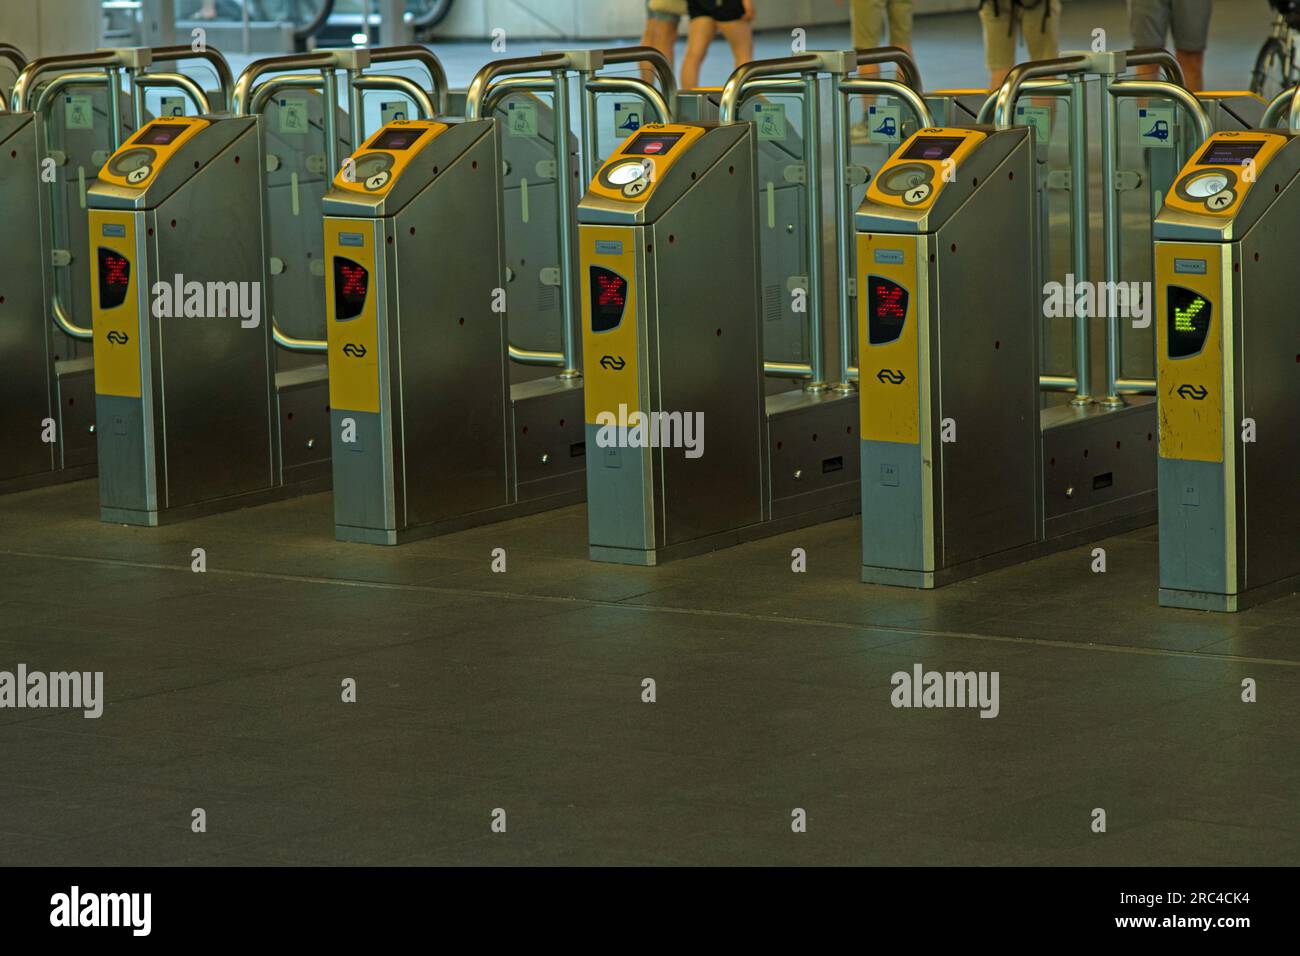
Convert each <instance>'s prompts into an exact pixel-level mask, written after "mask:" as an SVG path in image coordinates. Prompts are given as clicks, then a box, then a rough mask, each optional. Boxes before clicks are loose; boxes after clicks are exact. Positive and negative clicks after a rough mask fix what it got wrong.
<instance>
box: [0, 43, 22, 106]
mask: <svg viewBox="0 0 1300 956" xmlns="http://www.w3.org/2000/svg"><path fill="white" fill-rule="evenodd" d="M0 60H6V61H7V62H8V63H9V65H10V66H12V67H13V69H14V73H21V72H22V71H23V67H25V66H26V65H27V57H26V56H24V55H23V51H22V50H20V49H18V47H16V46H14V45H13V44H11V43H0ZM5 99H6V97H5V94H4V90H3V89H2V88H0V113H3V112H4V111H5V110H6V109H8V107H9V104H8V103H6V102H4V100H5Z"/></svg>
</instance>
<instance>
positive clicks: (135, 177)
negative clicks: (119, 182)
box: [108, 146, 158, 186]
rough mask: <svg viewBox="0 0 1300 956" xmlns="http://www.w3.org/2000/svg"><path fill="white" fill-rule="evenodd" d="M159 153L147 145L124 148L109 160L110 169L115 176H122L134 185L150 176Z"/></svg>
mask: <svg viewBox="0 0 1300 956" xmlns="http://www.w3.org/2000/svg"><path fill="white" fill-rule="evenodd" d="M157 155H158V154H157V152H155V151H154V150H152V149H149V148H148V147H147V146H138V147H136V148H135V149H128V150H124V151H122V152H120V153H118V154H117V155H116V156H114V157H113V158H112V159H111V160H110V161H109V164H108V171H109V172H110V173H112V174H113V175H115V176H121V177H122V178H123V179H125V180H126V181H127V182H128V183H130V184H131V185H133V186H134V185H136V184H138V183H142V182H144V181H145V180H146V179H148V178H149V174H150V173H152V172H153V161H154V158H155V157H156V156H157Z"/></svg>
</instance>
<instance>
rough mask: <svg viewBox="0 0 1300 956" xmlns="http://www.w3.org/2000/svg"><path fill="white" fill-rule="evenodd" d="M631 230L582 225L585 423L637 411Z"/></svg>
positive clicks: (636, 233) (633, 231) (634, 239)
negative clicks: (621, 408) (622, 411)
mask: <svg viewBox="0 0 1300 956" xmlns="http://www.w3.org/2000/svg"><path fill="white" fill-rule="evenodd" d="M639 235H640V231H639V230H638V229H636V228H635V227H631V226H587V225H584V226H581V227H580V228H579V230H578V240H579V245H580V261H581V263H582V267H581V272H580V274H579V283H580V285H581V288H582V368H583V372H582V375H583V392H584V395H583V400H584V403H585V405H586V422H587V424H588V425H599V424H601V423H600V422H599V421H598V420H597V416H598V415H600V413H601V412H611V413H613V414H614V415H615V416H617V415H618V414H619V406H620V405H625V406H627V410H628V411H629V412H632V411H636V410H637V409H638V408H640V397H639V396H640V381H639V372H638V369H639V367H640V363H639V362H638V361H637V312H636V310H637V291H636V243H637V237H638V236H639Z"/></svg>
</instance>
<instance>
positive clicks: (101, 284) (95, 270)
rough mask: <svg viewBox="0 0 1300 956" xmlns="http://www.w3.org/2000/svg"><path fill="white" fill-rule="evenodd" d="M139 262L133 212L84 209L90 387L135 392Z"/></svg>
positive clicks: (135, 394) (99, 390) (137, 393)
mask: <svg viewBox="0 0 1300 956" xmlns="http://www.w3.org/2000/svg"><path fill="white" fill-rule="evenodd" d="M139 290H140V263H138V262H136V261H135V214H134V213H130V212H107V211H105V210H102V209H92V210H90V303H91V308H90V317H91V326H92V331H93V333H94V354H95V393H96V394H97V395H120V396H122V397H124V398H139V397H140V335H141V328H140V326H141V323H140V294H139Z"/></svg>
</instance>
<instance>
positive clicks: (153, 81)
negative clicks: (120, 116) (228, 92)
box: [135, 73, 212, 129]
mask: <svg viewBox="0 0 1300 956" xmlns="http://www.w3.org/2000/svg"><path fill="white" fill-rule="evenodd" d="M135 85H136V86H137V87H139V88H140V89H142V90H143V89H157V88H158V87H162V88H164V89H177V90H180V91H181V92H182V93H184V94H185V95H186V96H187V97H189V100H190V103H191V104H192V105H193V106H194V109H195V110H196V111H197V112H198V114H199V115H203V114H206V113H211V112H212V103H211V102H210V101H209V100H208V94H207V93H205V92H204V91H203V87H201V86H199V84H198V83H197V82H196V81H195V80H193V79H191V78H190V77H188V76H186V75H185V74H183V73H142V74H140V75H139V76H137V77H136V78H135ZM143 109H144V107H143V105H142V106H141V107H140V110H141V112H143ZM143 125H144V124H143V123H142V122H137V123H136V129H139V128H140V127H141V126H143Z"/></svg>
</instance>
